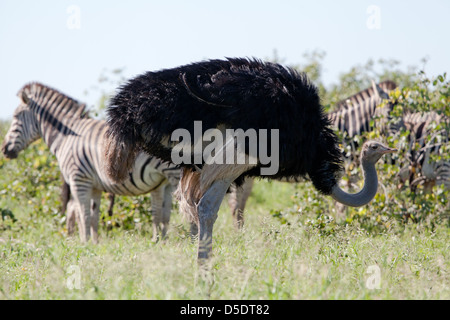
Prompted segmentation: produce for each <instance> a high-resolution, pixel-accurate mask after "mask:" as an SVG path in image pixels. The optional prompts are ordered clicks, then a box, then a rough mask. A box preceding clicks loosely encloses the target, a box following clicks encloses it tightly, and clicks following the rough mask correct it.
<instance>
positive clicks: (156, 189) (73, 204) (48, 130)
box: [2, 83, 180, 243]
mask: <svg viewBox="0 0 450 320" xmlns="http://www.w3.org/2000/svg"><path fill="white" fill-rule="evenodd" d="M18 97H19V98H20V105H19V106H18V107H17V109H16V110H15V112H14V116H13V120H12V123H11V127H10V128H9V130H8V132H7V134H6V136H5V140H4V142H3V145H2V152H3V153H4V155H5V156H6V157H7V158H15V157H17V156H18V153H19V152H20V151H22V150H24V149H25V148H26V147H27V146H28V145H29V144H30V143H31V142H33V141H35V140H37V139H39V138H43V140H44V142H45V143H46V144H47V145H48V147H49V148H50V151H51V152H52V153H53V154H54V155H55V156H56V159H57V161H58V164H59V167H60V170H61V173H62V176H63V178H64V181H66V182H67V183H68V185H69V186H70V192H71V200H70V201H69V203H68V208H67V212H68V219H67V221H68V227H71V226H73V224H74V219H75V218H76V219H77V222H78V226H79V233H80V238H81V241H82V242H87V241H88V240H89V238H90V237H91V234H92V241H93V242H94V243H97V242H98V223H99V208H100V199H101V194H102V192H108V193H112V194H115V195H128V196H136V195H142V194H146V193H149V192H150V193H151V196H152V215H153V231H154V234H153V237H154V240H156V239H158V238H159V237H164V236H165V235H166V232H167V228H168V223H169V218H170V211H171V208H172V190H174V188H175V187H176V186H177V184H178V181H179V179H180V169H179V168H177V167H176V166H175V165H173V164H169V163H166V162H162V161H161V160H159V159H157V158H155V157H150V156H148V155H146V154H144V153H141V154H139V155H138V156H137V158H136V160H135V163H134V167H133V171H132V172H130V174H129V177H128V179H127V180H126V181H124V182H123V183H120V184H116V183H113V182H112V181H111V180H110V179H109V178H108V177H107V175H106V172H105V171H104V163H105V156H104V152H103V141H104V140H103V139H104V133H105V131H106V129H107V127H106V126H107V125H106V122H105V121H102V120H95V119H91V118H89V117H88V116H87V112H86V111H85V105H84V104H80V103H79V102H78V101H76V100H74V99H72V98H70V97H68V96H66V95H64V94H62V93H60V92H58V91H57V90H55V89H52V88H49V87H47V86H45V85H43V84H40V83H30V84H27V85H25V86H24V87H23V88H22V89H21V90H20V91H19V93H18ZM70 231H71V232H72V230H70Z"/></svg>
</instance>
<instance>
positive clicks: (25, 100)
mask: <svg viewBox="0 0 450 320" xmlns="http://www.w3.org/2000/svg"><path fill="white" fill-rule="evenodd" d="M19 98H20V99H21V100H22V102H23V103H25V104H28V103H29V102H30V98H29V97H28V95H27V93H26V92H25V90H22V91H21V92H20V93H19Z"/></svg>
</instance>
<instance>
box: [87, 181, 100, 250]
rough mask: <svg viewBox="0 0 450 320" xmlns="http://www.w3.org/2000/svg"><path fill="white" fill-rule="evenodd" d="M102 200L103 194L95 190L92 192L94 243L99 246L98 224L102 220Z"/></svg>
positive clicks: (91, 226) (92, 231)
mask: <svg viewBox="0 0 450 320" xmlns="http://www.w3.org/2000/svg"><path fill="white" fill-rule="evenodd" d="M101 198H102V192H101V191H99V190H94V191H93V192H92V200H91V225H90V228H91V233H92V241H93V242H94V243H95V244H97V243H98V223H99V220H100V214H99V213H100V201H101Z"/></svg>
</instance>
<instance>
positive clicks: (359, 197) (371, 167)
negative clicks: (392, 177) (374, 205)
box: [331, 163, 378, 207]
mask: <svg viewBox="0 0 450 320" xmlns="http://www.w3.org/2000/svg"><path fill="white" fill-rule="evenodd" d="M361 167H362V169H363V174H364V187H363V188H362V189H361V191H360V192H358V193H354V194H352V193H347V192H345V191H344V190H342V189H341V188H340V187H339V186H338V185H337V184H336V185H335V186H334V188H333V190H332V194H331V196H332V197H333V198H334V199H335V200H336V201H338V202H340V203H342V204H344V205H346V206H351V207H360V206H363V205H365V204H367V203H369V202H370V201H371V200H372V199H373V198H374V197H375V195H376V193H377V190H378V177H377V171H376V170H375V164H371V163H362V164H361Z"/></svg>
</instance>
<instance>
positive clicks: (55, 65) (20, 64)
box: [0, 0, 450, 119]
mask: <svg viewBox="0 0 450 320" xmlns="http://www.w3.org/2000/svg"><path fill="white" fill-rule="evenodd" d="M71 5H76V6H77V7H78V8H79V9H80V20H79V21H80V29H69V28H68V21H69V22H70V21H73V20H70V19H71V17H73V16H72V15H71V13H68V8H69V7H70V6H71ZM372 5H374V6H376V7H377V8H379V9H380V20H379V22H380V24H379V27H380V29H370V28H368V26H367V22H368V21H372V20H370V19H371V17H372V16H371V13H368V8H369V7H370V6H372ZM449 14H450V1H448V0H429V1H426V2H425V1H404V0H395V1H393V0H389V1H384V0H369V1H366V0H354V1H351V0H345V1H325V0H322V1H320V0H319V1H298V0H297V1H294V0H291V1H289V0H277V1H265V0H259V1H250V0H240V1H236V0H227V1H213V0H209V1H196V0H189V1H186V0H185V1H181V0H179V1H171V0H164V1H138V0H128V1H123V0H121V1H106V0H105V1H100V0H95V1H92V0H91V1H76V0H70V1H67V0H58V1H56V0H39V1H35V0H34V1H31V0H0V119H8V118H11V116H12V114H13V111H14V109H15V108H16V107H17V104H18V100H17V97H16V93H17V91H18V90H19V89H20V88H21V87H22V86H23V85H24V84H25V83H27V82H30V81H40V82H43V83H44V84H47V85H49V86H52V87H54V88H57V89H59V90H61V91H62V92H64V93H66V94H68V95H70V96H72V97H74V98H76V99H78V100H81V101H84V102H87V103H88V105H93V104H95V103H96V102H97V101H96V99H97V98H98V97H95V96H91V95H89V96H86V95H85V94H84V93H83V92H84V90H85V89H88V88H89V87H91V86H92V85H95V84H96V83H97V81H98V78H99V75H100V74H101V72H102V70H103V69H105V68H106V69H114V68H125V71H124V75H125V76H126V77H132V76H135V75H137V74H140V73H142V72H145V71H149V70H159V69H162V68H170V67H175V66H178V65H181V64H186V63H190V62H195V61H199V60H203V59H209V58H223V57H245V56H246V57H257V58H263V59H264V58H270V57H272V56H273V52H274V50H276V51H277V53H278V56H279V57H280V58H282V59H284V60H285V63H286V64H301V63H302V62H304V59H303V57H302V55H303V54H304V53H305V52H312V51H314V50H321V51H325V52H326V57H325V59H324V61H323V64H324V74H323V80H324V82H325V84H330V83H336V82H337V81H338V75H339V74H340V73H342V72H346V71H348V70H349V68H350V67H351V66H354V65H356V64H363V63H365V62H367V60H368V59H369V58H373V59H379V58H385V59H390V58H393V59H397V60H399V61H401V63H402V66H403V67H404V68H405V69H406V67H407V66H409V65H416V66H419V65H420V60H421V59H422V58H424V57H428V58H429V62H428V64H427V65H426V68H425V71H426V72H427V73H428V74H429V75H437V74H441V73H443V72H448V71H450V41H449V39H450V19H449ZM111 89H112V88H111Z"/></svg>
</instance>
